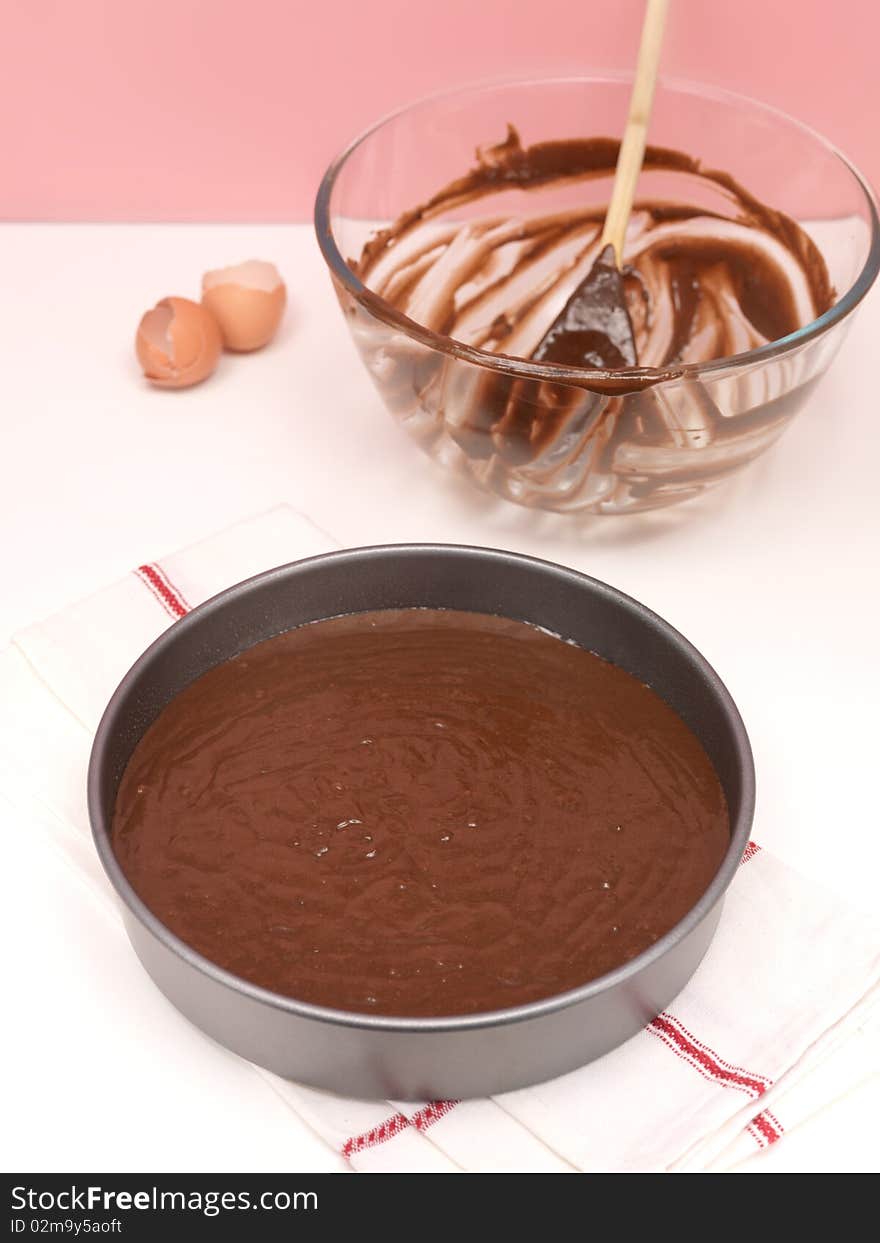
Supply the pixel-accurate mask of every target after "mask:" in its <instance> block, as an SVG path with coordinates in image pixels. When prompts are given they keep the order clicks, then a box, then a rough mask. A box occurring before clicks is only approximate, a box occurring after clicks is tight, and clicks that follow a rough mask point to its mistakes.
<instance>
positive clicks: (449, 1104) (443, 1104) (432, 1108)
mask: <svg viewBox="0 0 880 1243" xmlns="http://www.w3.org/2000/svg"><path fill="white" fill-rule="evenodd" d="M457 1104H458V1101H431V1103H430V1104H428V1105H425V1107H424V1109H420V1110H418V1112H417V1113H414V1114H413V1116H412V1124H413V1126H414V1127H416V1129H417V1130H419V1131H427V1129H428V1127H429V1126H433V1125H434V1123H435V1122H439V1121H440V1119H441V1118H445V1117H446V1115H447V1114H448V1113H449V1112H450V1111H451V1110H453V1109H454V1108H455V1106H456V1105H457Z"/></svg>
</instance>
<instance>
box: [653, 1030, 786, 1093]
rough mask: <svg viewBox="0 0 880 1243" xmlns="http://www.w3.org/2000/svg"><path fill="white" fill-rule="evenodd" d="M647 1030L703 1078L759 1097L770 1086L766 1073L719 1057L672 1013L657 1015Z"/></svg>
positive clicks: (770, 1081)
mask: <svg viewBox="0 0 880 1243" xmlns="http://www.w3.org/2000/svg"><path fill="white" fill-rule="evenodd" d="M647 1031H649V1032H650V1033H651V1035H652V1036H657V1037H658V1038H659V1039H660V1040H662V1041H663V1043H664V1044H665V1045H666V1046H667V1048H669V1049H671V1050H672V1052H673V1053H675V1055H676V1056H677V1057H680V1058H683V1059H684V1061H686V1062H689V1063H690V1065H691V1066H693V1068H694V1070H696V1071H698V1072H699V1073H700V1074H701V1075H702V1076H703V1078H704V1079H710V1080H712V1081H713V1082H715V1083H718V1084H720V1085H721V1086H722V1087H725V1088H734V1089H735V1090H736V1091H738V1092H745V1093H746V1094H747V1095H748V1096H751V1097H753V1098H754V1099H757V1098H758V1097H759V1096H763V1095H764V1093H765V1092H766V1091H767V1089H768V1088H769V1087H770V1086H771V1083H772V1080H770V1079H767V1078H766V1077H765V1076H764V1075H757V1074H753V1073H752V1072H751V1071H747V1070H744V1069H743V1068H742V1067H741V1066H733V1065H732V1064H731V1063H730V1062H726V1061H725V1060H724V1059H723V1058H722V1057H719V1056H718V1054H717V1053H715V1052H714V1050H712V1049H710V1048H709V1046H708V1045H705V1044H703V1043H702V1041H699V1040H697V1038H696V1037H695V1036H694V1035H692V1033H691V1032H689V1031H688V1030H687V1028H686V1027H684V1026H683V1025H682V1024H681V1023H679V1021H678V1019H676V1018H674V1017H673V1015H671V1014H658V1015H657V1017H656V1019H654V1021H653V1022H652V1023H649V1024H648V1027H647Z"/></svg>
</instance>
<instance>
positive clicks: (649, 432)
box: [315, 74, 880, 514]
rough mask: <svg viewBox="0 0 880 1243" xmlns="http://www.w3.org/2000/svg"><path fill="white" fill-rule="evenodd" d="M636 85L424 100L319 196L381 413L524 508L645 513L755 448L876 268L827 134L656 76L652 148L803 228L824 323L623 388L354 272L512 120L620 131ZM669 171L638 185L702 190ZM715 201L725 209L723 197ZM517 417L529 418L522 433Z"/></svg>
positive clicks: (392, 120)
mask: <svg viewBox="0 0 880 1243" xmlns="http://www.w3.org/2000/svg"><path fill="white" fill-rule="evenodd" d="M630 83H631V79H630V78H629V77H628V76H627V75H625V74H620V75H614V74H605V75H601V76H600V75H596V76H587V77H569V78H563V79H544V80H534V81H517V82H508V83H502V84H494V85H488V86H486V85H483V86H475V87H467V88H463V89H460V90H456V91H452V92H449V93H446V94H443V95H438V96H435V97H433V98H431V99H426V100H423V101H421V102H419V103H416V104H413V105H411V106H410V107H407V108H404V109H403V110H401V111H400V112H397V113H395V114H394V115H393V116H390V117H388V118H387V119H385V120H383V121H380V122H379V123H378V124H377V125H375V126H373V127H372V128H371V129H369V130H368V131H367V132H366V133H365V134H363V135H362V136H361V137H360V138H358V139H356V140H355V141H354V142H353V143H352V144H351V146H349V147H348V149H347V150H346V151H344V152H343V153H342V154H341V155H340V156H339V157H338V159H336V160H335V161H334V163H333V164H332V165H331V166H330V168H329V169H328V170H327V173H326V175H325V176H324V179H323V181H322V183H321V186H320V189H319V191H318V197H317V202H316V206H315V225H316V230H317V234H318V241H319V244H320V246H321V250H322V252H323V255H324V258H325V260H326V262H327V265H328V267H329V269H330V274H331V277H332V279H333V283H334V286H335V288H336V292H337V295H338V297H339V301H340V304H341V306H342V310H343V313H344V314H345V317H346V320H347V323H348V326H349V329H350V331H351V334H352V337H353V339H354V341H355V344H356V346H357V348H358V350H359V352H360V355H361V357H362V359H363V361H364V364H365V365H366V367H367V370H368V371H369V373H370V375H371V376H372V378H373V381H374V382H375V384H376V386H377V388H378V390H379V392H380V394H381V395H382V397H383V399H384V401H385V404H386V405H387V407H388V409H389V411H390V412H391V414H392V415H393V416H394V418H395V419H397V420H398V422H400V424H401V425H402V426H403V427H405V428H406V429H407V431H408V432H409V433H410V434H411V435H412V436H413V438H414V439H415V440H416V441H417V442H418V443H419V444H420V445H421V446H422V447H423V448H424V449H425V450H426V451H427V452H428V453H430V454H431V456H432V457H434V458H435V459H437V460H438V461H440V462H442V463H443V464H445V465H446V466H448V467H450V468H452V469H455V470H457V471H459V472H462V473H463V474H465V475H466V476H468V477H469V478H471V479H473V480H474V481H476V482H477V483H479V484H480V485H481V486H482V487H484V488H488V489H490V490H492V491H494V492H496V493H498V494H499V495H501V496H503V497H505V498H507V499H508V500H511V501H516V502H518V503H520V504H523V505H531V506H538V507H541V508H545V509H552V510H563V511H570V512H575V511H577V512H588V513H598V514H615V513H631V512H633V511H636V510H642V509H653V508H656V507H659V506H663V505H669V504H673V503H674V502H676V501H681V500H685V499H687V498H690V497H693V496H697V495H698V494H700V493H701V492H703V491H705V490H706V489H708V488H710V487H711V486H712V485H713V484H715V483H717V482H719V481H720V480H721V479H723V478H725V477H726V476H727V475H729V474H731V473H732V472H733V471H735V470H738V469H739V468H740V467H742V466H744V465H745V464H746V463H747V462H750V461H751V460H752V459H753V458H755V457H756V456H757V455H758V454H759V453H762V452H763V451H764V450H765V449H766V448H767V447H768V446H769V445H770V444H772V443H773V442H774V441H775V440H776V439H777V437H778V436H779V435H780V434H781V432H782V431H783V430H784V429H785V427H786V426H787V425H788V423H789V422H790V421H791V419H792V418H793V417H794V415H795V414H796V413H797V411H798V410H799V409H800V408H801V406H802V405H803V404H804V402H805V401H806V399H807V398H808V396H809V394H810V391H811V389H812V388H813V386H814V384H815V383H816V381H817V379H818V378H819V376H821V375H822V373H823V372H824V371H825V370H826V368H827V367H828V365H829V363H830V362H831V360H832V359H833V357H834V355H835V354H836V352H837V350H838V348H839V347H840V344H841V342H842V340H843V337H844V334H845V332H846V329H847V326H848V323H849V320H850V316H851V313H852V312H853V310H854V309H855V308H856V307H857V306H858V304H859V303H860V301H861V300H862V298H863V297H864V296H865V294H866V293H867V292H868V290H869V288H870V287H871V285H872V283H873V281H874V279H875V277H876V275H877V270H878V265H880V228H878V214H877V205H876V200H875V199H874V196H873V194H872V192H871V189H870V187H869V186H868V185H867V183H866V182H865V180H864V178H863V177H862V176H861V175H860V174H859V173H858V172H857V170H856V169H855V168H854V167H853V166H852V165H851V164H850V163H849V162H848V161H847V160H846V159H845V158H844V157H843V156H842V155H841V154H840V153H839V152H838V151H836V150H835V149H834V147H833V146H831V144H830V143H828V142H826V141H825V139H823V138H821V137H820V136H819V135H818V134H816V133H814V132H813V131H812V130H810V129H808V128H807V127H806V126H804V125H801V124H800V123H799V122H797V121H794V120H793V119H792V118H791V117H788V116H786V115H785V114H783V113H781V112H778V111H776V110H775V109H773V108H769V107H767V106H765V105H763V104H759V103H756V102H754V101H752V100H749V99H745V98H743V97H740V96H737V95H733V94H730V93H728V92H725V91H720V90H716V89H715V88H713V87H707V86H701V85H694V84H689V83H680V82H671V81H665V82H664V81H661V82H660V83H659V84H658V88H657V94H656V99H655V105H654V113H653V116H652V119H651V133H650V140H651V143H652V144H654V145H656V146H661V147H672V148H676V149H678V150H681V151H685V152H687V153H688V154H689V155H692V156H696V157H698V158H699V159H700V161H701V163H702V165H703V166H704V167H706V168H714V169H723V170H725V171H726V172H728V173H730V174H731V175H732V177H734V178H735V179H736V180H737V181H738V182H740V183H741V184H742V185H743V186H744V187H745V188H746V190H748V191H749V192H750V193H751V194H752V195H754V196H756V197H757V198H758V199H760V200H761V201H762V202H763V203H766V204H768V205H769V206H771V207H773V208H775V209H777V210H779V211H782V212H785V213H786V214H787V215H788V216H790V217H792V218H793V219H794V220H796V221H797V222H798V223H799V224H800V225H801V227H802V228H803V229H804V230H805V232H807V233H808V234H809V236H810V237H811V238H812V239H813V241H814V242H815V244H816V245H817V246H818V248H819V250H820V251H821V253H822V255H823V257H824V259H825V263H826V266H827V268H828V273H829V276H830V280H831V284H832V286H833V287H834V290H835V293H836V298H835V301H834V304H833V306H832V307H831V308H830V310H828V311H826V312H825V313H824V314H823V315H821V316H820V317H819V318H818V319H814V320H813V321H812V322H811V323H808V324H806V325H805V326H804V327H802V328H799V329H798V330H797V331H796V332H792V333H790V334H789V335H788V336H785V337H782V338H781V339H779V340H776V341H772V342H770V343H769V344H766V345H761V346H759V347H758V348H753V349H749V350H747V351H745V352H742V353H737V354H734V355H732V356H730V357H726V358H722V359H718V360H715V361H712V362H708V363H698V364H697V363H695V364H690V365H682V366H679V367H677V368H676V369H675V374H672V375H671V374H670V369H669V368H664V369H663V370H662V371H660V370H657V371H653V370H652V369H651V368H642V369H641V370H638V371H637V370H631V371H627V370H621V371H619V372H615V382H616V391H615V393H613V394H611V395H609V394H608V392H607V383H603V379H604V380H605V381H607V373H606V374H605V376H604V377H603V375H602V373H600V372H595V371H590V370H587V369H584V368H573V367H565V366H558V365H554V364H552V363H547V362H544V363H542V362H535V361H531V360H529V359H528V358H518V357H512V356H509V355H507V354H503V353H495V352H492V351H491V350H487V349H484V348H477V347H475V346H474V345H472V344H470V345H469V344H467V343H465V342H463V341H458V340H455V339H454V338H453V337H450V336H444V335H442V334H441V333H438V332H436V331H432V330H431V329H429V328H427V327H425V326H424V325H423V324H420V323H418V322H416V321H415V320H413V319H410V318H408V317H407V316H405V315H403V314H402V313H400V311H398V310H397V309H395V307H394V306H392V305H391V303H390V302H388V301H385V300H384V299H383V298H382V297H380V296H378V295H377V294H376V293H374V292H373V291H372V290H370V289H369V288H367V287H366V286H365V285H364V284H363V283H362V281H361V280H360V279H359V277H358V275H357V273H356V268H357V260H358V257H359V256H360V255H361V252H362V250H363V247H364V244H365V243H366V242H367V241H368V240H369V239H370V238H371V237H373V236H375V234H376V233H377V231H378V230H380V229H382V228H387V227H388V226H389V225H391V224H392V223H393V222H394V221H396V220H397V219H398V218H399V217H400V216H401V215H402V214H403V213H405V212H407V211H410V210H411V209H413V208H414V207H416V206H417V205H419V204H422V203H425V202H427V201H428V200H429V199H430V198H431V197H432V196H433V195H434V194H436V192H437V191H439V190H440V189H441V188H442V187H444V186H446V185H448V183H450V182H451V181H453V180H454V179H455V178H456V177H460V176H462V175H464V174H465V173H466V172H467V171H468V170H469V169H470V168H472V167H473V166H474V163H475V149H476V148H477V147H487V146H491V145H492V144H493V143H497V142H500V141H501V140H503V138H504V136H505V133H506V132H507V126H508V124H509V123H510V124H513V125H515V126H516V127H517V130H518V131H519V134H520V136H521V138H522V142H523V145H524V146H525V145H531V144H534V143H537V142H542V141H546V140H551V139H568V138H578V137H585V136H591V135H615V134H620V133H621V131H622V128H623V124H624V121H625V118H626V113H627V106H628V101H629V92H630ZM652 178H653V181H652ZM657 178H658V174H657V172H656V171H655V172H654V173H653V174H652V172H651V171H650V170H643V173H642V178H641V180H640V184H639V192H638V193H637V196H636V199H637V202H638V198H639V194H640V193H641V194H642V195H643V196H649V197H651V198H652V199H653V200H654V201H656V200H657V199H658V197H659V198H664V199H666V200H667V201H679V202H686V203H687V202H694V201H695V200H694V198H693V194H694V193H697V192H698V191H697V188H696V186H695V185H694V182H695V181H696V180H697V179H695V178H693V177H691V178H690V179H688V178H687V177H684V180H682V179H681V177H679V178H678V180H677V179H676V177H675V176H674V175H673V174H664V175H663V176H661V177H660V181H659V183H658V180H657ZM610 186H611V176H610V174H609V175H608V176H607V177H606V178H605V180H604V183H603V182H602V180H601V179H600V180H599V181H595V180H594V181H592V182H591V183H590V187H589V194H590V195H591V196H593V199H594V200H595V202H596V203H597V204H602V203H607V199H608V194H609V192H610ZM571 192H572V191H571V188H569V195H570V194H571ZM699 192H700V193H702V192H703V191H699ZM530 195H531V191H529V190H521V189H520V190H519V191H518V192H517V190H516V189H515V188H514V189H513V190H511V188H510V187H502V188H501V189H499V192H498V194H497V195H495V194H490V195H489V196H487V197H482V198H480V199H479V200H478V201H477V202H476V203H470V204H469V205H468V206H467V207H463V206H462V205H461V204H456V203H455V202H454V201H453V202H451V203H450V205H449V206H448V208H444V211H443V212H442V213H441V214H440V215H439V216H437V217H436V218H435V219H434V222H433V223H434V225H436V227H437V229H438V230H439V231H440V233H444V231H445V235H446V236H447V237H450V236H453V235H454V234H455V231H456V230H460V229H463V228H466V227H467V225H468V222H469V221H473V219H474V213H475V211H476V212H478V213H480V214H481V215H482V216H483V218H484V219H504V218H506V217H509V216H510V215H511V214H512V213H515V214H517V216H518V217H523V218H525V219H526V220H528V219H529V214H530V211H534V210H535V209H534V208H533V207H531V206H530ZM603 196H604V197H603ZM689 196H690V197H689ZM502 202H503V206H502ZM511 202H514V206H513V207H511ZM700 205H701V206H702V205H703V204H700ZM705 205H706V206H708V207H710V209H711V210H713V211H717V212H721V213H722V214H723V212H724V210H725V203H724V201H723V195H720V196H719V197H718V201H717V202H715V201H713V202H711V203H707V204H705ZM726 206H727V210H728V211H730V210H731V207H730V203H729V202H728V203H727V205H726ZM544 209H545V204H543V203H542V204H541V210H544ZM499 393H501V394H503V395H504V396H503V399H504V401H505V403H506V406H505V410H506V425H507V426H508V427H512V428H513V429H514V434H513V435H512V436H510V435H508V436H506V437H505V438H503V439H500V438H499V437H498V435H497V415H498V411H497V402H498V399H499ZM560 411H563V412H564V415H565V417H560ZM465 424H467V429H468V432H467V435H464V434H462V427H463V426H464V425H465ZM493 426H495V427H496V434H495V435H493V431H492V429H493ZM517 428H522V429H523V432H522V434H521V435H520V437H519V440H517V435H516V429H517ZM536 430H537V432H538V434H536Z"/></svg>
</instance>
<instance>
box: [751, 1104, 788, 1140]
mask: <svg viewBox="0 0 880 1243" xmlns="http://www.w3.org/2000/svg"><path fill="white" fill-rule="evenodd" d="M746 1130H747V1131H748V1133H749V1135H751V1137H752V1139H753V1140H754V1141H755V1143H756V1144H757V1145H758V1147H759V1148H769V1147H770V1145H771V1144H775V1143H776V1141H777V1140H780V1139H782V1137H783V1135H784V1134H785V1127H784V1126H783V1125H782V1123H781V1122H780V1121H779V1119H778V1118H777V1117H776V1115H775V1114H771V1112H770V1110H769V1109H765V1110H764V1111H763V1113H759V1114H756V1115H755V1117H754V1118H752V1120H751V1122H750V1123H749V1125H748V1126H747V1127H746Z"/></svg>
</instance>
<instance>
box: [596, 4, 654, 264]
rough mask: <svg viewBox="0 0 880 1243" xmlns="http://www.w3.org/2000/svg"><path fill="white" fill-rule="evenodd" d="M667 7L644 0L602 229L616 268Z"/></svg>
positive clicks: (645, 132)
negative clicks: (626, 108)
mask: <svg viewBox="0 0 880 1243" xmlns="http://www.w3.org/2000/svg"><path fill="white" fill-rule="evenodd" d="M668 9H669V0H647V6H646V8H645V20H644V23H643V24H642V41H641V43H640V44H639V59H638V63H637V65H636V76H635V81H634V82H633V89H632V95H631V96H630V101H629V117H628V118H627V122H626V129H625V131H624V134H623V142H622V143H621V144H620V154H619V155H618V157H617V170H616V171H615V174H614V189H613V190H612V191H611V202H610V203H609V204H608V214H607V216H606V217H605V228H604V230H603V232H602V249H604V248H605V247H606V246H609V245H610V246H613V247H614V259H615V262H616V263H617V266H618V268H619V267H620V266H621V264H622V262H623V239H624V237H625V236H626V226H627V224H628V223H629V215H630V212H631V211H632V205H633V199H634V197H635V193H636V183H637V182H638V179H639V173H640V172H641V169H642V159H643V158H644V155H645V142H646V140H647V137H648V122H649V121H650V119H651V105H652V104H653V102H654V86H655V84H656V82H657V66H658V65H659V63H660V51H661V48H662V47H663V31H664V28H665V25H666V13H667V10H668Z"/></svg>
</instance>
